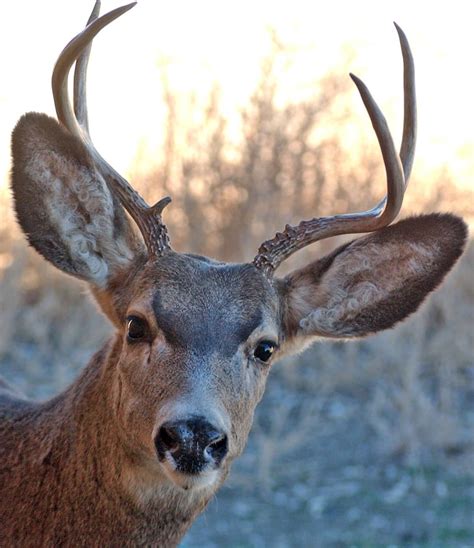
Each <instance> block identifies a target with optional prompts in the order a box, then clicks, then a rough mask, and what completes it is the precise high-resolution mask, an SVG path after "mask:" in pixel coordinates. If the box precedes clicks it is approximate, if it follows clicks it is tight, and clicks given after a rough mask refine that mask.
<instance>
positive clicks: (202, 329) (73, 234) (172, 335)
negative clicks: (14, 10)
mask: <svg viewBox="0 0 474 548" xmlns="http://www.w3.org/2000/svg"><path fill="white" fill-rule="evenodd" d="M134 5H135V4H128V5H125V6H123V7H119V8H117V9H114V10H112V11H110V12H109V13H107V14H105V15H102V16H99V9H100V4H99V2H97V3H96V5H95V6H94V9H93V12H92V14H91V17H90V19H89V21H88V24H87V26H86V27H85V29H84V30H83V31H82V32H80V33H79V34H78V35H77V36H75V38H73V39H72V40H71V42H69V44H68V45H67V46H66V47H65V48H64V50H63V51H62V53H61V54H60V56H59V58H58V60H57V62H56V65H55V67H54V70H53V75H52V90H53V96H54V102H55V108H56V113H57V120H56V119H53V118H51V117H49V116H48V115H46V114H41V113H35V112H30V113H27V114H25V115H23V116H22V117H21V119H20V120H19V122H18V124H17V125H16V127H15V129H14V131H13V135H12V159H13V160H12V174H11V188H12V193H13V198H14V206H15V210H16V214H17V218H18V222H19V225H20V227H21V229H22V230H23V232H24V234H25V236H26V238H27V240H28V242H29V244H30V245H31V246H32V247H33V248H34V249H35V250H36V251H37V252H38V253H39V254H40V255H42V256H43V257H44V258H45V259H46V260H47V261H49V262H50V263H52V264H53V265H54V266H55V267H56V268H58V269H59V270H61V271H63V272H64V273H66V274H68V275H71V276H73V277H75V278H77V279H79V280H82V281H83V282H86V283H87V284H88V286H89V288H90V292H91V294H92V296H93V297H94V298H95V300H96V301H97V303H98V306H99V308H100V309H101V310H102V312H103V313H104V315H105V316H106V317H107V318H108V319H109V320H110V322H111V324H112V325H113V327H114V334H113V336H111V338H110V340H108V341H107V342H106V343H105V344H104V346H103V347H102V348H101V349H100V350H99V351H98V352H97V353H96V354H95V355H94V356H93V357H92V359H91V360H90V362H89V364H88V365H87V366H86V367H85V368H84V369H83V371H82V372H81V373H80V374H79V376H78V378H77V379H76V380H75V381H74V382H73V383H72V384H71V385H70V386H69V387H68V388H67V389H65V390H64V391H63V392H62V393H60V394H59V395H57V396H55V397H53V398H52V399H50V400H48V401H44V402H34V401H30V400H28V399H26V398H24V397H22V396H21V395H19V394H17V393H16V392H15V390H14V388H12V387H10V386H9V385H7V383H6V382H4V381H2V384H1V386H0V491H1V496H0V516H1V517H0V538H1V539H2V541H1V544H2V545H5V546H119V545H120V546H174V545H176V544H177V543H178V542H179V541H180V539H181V538H182V537H183V535H184V534H185V532H186V531H187V530H188V528H189V527H190V526H191V524H192V523H193V521H194V519H195V518H196V517H197V516H198V515H199V513H200V512H202V511H203V509H204V508H205V507H206V505H207V504H208V502H209V500H210V499H211V498H212V497H213V496H214V494H215V493H216V491H217V490H218V488H219V487H220V486H221V485H222V483H223V482H224V480H225V478H226V476H227V475H228V473H229V470H230V467H231V463H232V462H233V461H234V459H235V458H236V457H238V456H239V455H240V454H241V452H242V451H243V449H244V446H245V444H246V440H247V437H248V434H249V431H250V428H251V425H252V418H253V414H254V411H255V408H256V405H257V404H258V402H259V401H260V399H261V398H262V395H263V393H264V389H265V383H266V379H267V377H268V374H269V372H270V370H271V366H272V364H273V363H274V362H275V361H277V360H279V359H281V358H282V357H283V356H288V355H290V354H294V353H297V352H300V351H301V350H302V349H303V348H304V347H306V346H308V345H309V344H311V343H313V342H314V341H317V340H318V339H321V338H330V339H347V340H351V339H356V338H360V337H365V336H368V335H371V334H373V333H376V332H378V331H381V330H384V329H389V328H391V327H392V326H394V325H395V324H397V323H398V322H400V321H402V320H403V319H405V318H406V317H407V316H409V315H411V314H412V313H414V312H415V311H416V310H417V309H418V308H419V306H420V305H421V303H422V302H423V301H424V300H425V297H426V296H427V295H428V294H430V293H431V292H432V291H433V290H434V289H436V288H437V287H438V286H439V284H440V283H441V282H442V280H443V279H444V277H445V275H446V274H447V273H448V272H449V271H450V269H451V268H452V267H453V265H454V264H455V263H456V261H457V260H458V259H459V257H460V256H461V254H462V251H463V248H464V245H465V241H466V237H467V229H466V225H465V224H464V222H463V220H462V219H460V218H459V217H456V216H454V215H452V214H450V213H430V214H423V215H419V216H413V217H408V218H405V219H404V220H401V221H398V222H397V223H395V224H392V223H393V221H394V220H395V219H396V217H397V216H398V214H399V212H400V210H401V207H402V202H403V197H404V193H405V190H406V186H407V182H408V178H409V176H410V172H411V169H412V165H413V160H414V151H415V142H416V94H415V73H414V61H413V56H412V53H411V50H410V46H409V43H408V41H407V38H406V36H405V34H404V32H403V31H402V30H401V28H400V27H398V26H397V25H396V30H397V33H398V37H399V41H400V45H401V51H402V56H403V63H404V69H403V73H404V76H403V81H404V84H403V95H404V123H403V132H402V142H401V148H400V151H399V152H398V151H397V150H396V148H395V145H394V142H393V139H392V136H391V133H390V130H389V128H388V126H387V123H386V121H385V118H384V116H383V114H382V112H381V111H380V109H379V107H378V106H377V104H376V102H375V101H374V99H373V98H372V96H371V94H370V92H369V90H368V88H367V87H366V86H365V84H364V83H363V82H362V81H361V80H360V79H359V78H357V77H356V76H354V75H351V77H352V79H353V81H354V82H355V85H356V87H357V88H358V91H359V93H360V95H361V98H362V100H363V103H364V105H365V108H366V110H367V112H368V115H369V117H370V120H371V122H372V125H373V128H374V131H375V134H376V137H377V140H378V143H379V146H380V150H381V154H382V158H383V163H384V169H385V175H386V187H387V192H386V196H385V197H384V198H383V200H382V201H380V203H378V204H377V205H376V206H375V207H373V208H371V209H369V210H367V211H363V212H358V213H345V214H339V215H332V216H328V217H319V218H313V219H311V220H306V221H301V222H300V223H299V224H298V225H297V226H290V225H286V227H285V228H284V230H283V231H282V232H279V233H277V234H276V236H275V237H274V238H272V239H270V240H267V241H265V242H264V243H262V244H261V246H260V248H259V249H258V252H257V254H256V256H255V258H254V259H253V261H252V262H247V263H241V264H235V263H223V262H220V261H219V260H216V259H213V258H208V257H203V256H199V255H196V254H193V253H180V252H177V251H175V250H173V249H172V247H171V241H170V237H169V234H168V230H167V227H166V225H165V224H164V221H163V211H164V208H165V207H166V206H167V205H168V204H169V202H170V201H171V200H170V198H169V197H165V198H162V199H161V200H159V201H158V202H157V203H156V204H154V205H152V206H149V205H148V204H147V203H146V202H145V200H144V199H143V198H142V197H141V196H140V195H139V194H138V192H137V191H136V190H134V188H133V187H132V186H131V185H130V183H129V182H128V181H127V180H126V179H125V178H124V177H122V176H121V175H120V174H119V173H118V172H117V171H116V170H115V169H114V168H113V167H112V166H111V165H110V164H109V163H108V162H107V161H106V160H105V159H104V158H103V157H102V156H101V154H100V153H99V152H98V150H97V149H96V148H95V146H94V144H93V142H92V139H91V136H90V132H89V124H88V111H87V99H86V77H87V64H88V60H89V55H90V49H91V43H92V40H93V39H94V37H95V36H96V35H97V34H98V33H99V32H100V31H101V30H102V29H103V28H104V27H106V26H107V25H109V24H110V23H111V22H113V21H114V20H115V19H117V18H118V17H119V16H121V15H122V14H124V13H125V12H127V11H128V10H129V9H130V8H132V7H133V6H134ZM73 65H75V72H74V84H73V86H72V88H73V100H72V101H71V100H70V97H69V91H68V80H69V74H70V71H71V68H72V66H73ZM343 234H358V235H359V236H358V237H356V239H353V240H351V241H349V242H347V243H344V244H342V245H339V247H337V248H336V249H335V250H334V251H332V252H330V253H329V254H328V255H326V256H324V257H323V258H319V259H316V260H314V261H313V262H310V263H309V264H306V265H305V266H303V267H301V268H297V269H296V270H293V271H290V272H289V274H286V275H285V276H283V277H278V276H277V275H276V270H277V269H278V267H279V266H280V265H281V264H282V263H283V262H284V261H285V260H286V259H288V258H289V257H290V256H291V255H293V254H294V253H295V252H297V251H298V250H301V249H303V248H304V247H306V246H308V245H310V244H313V243H315V242H317V241H320V240H323V239H326V238H330V237H333V236H336V235H343Z"/></svg>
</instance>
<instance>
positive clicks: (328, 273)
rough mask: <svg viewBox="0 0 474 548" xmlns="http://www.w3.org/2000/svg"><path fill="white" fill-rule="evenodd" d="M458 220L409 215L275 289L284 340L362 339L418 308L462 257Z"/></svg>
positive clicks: (446, 216) (461, 229) (463, 238)
mask: <svg viewBox="0 0 474 548" xmlns="http://www.w3.org/2000/svg"><path fill="white" fill-rule="evenodd" d="M466 236H467V229H466V225H465V224H464V222H463V221H462V220H461V219H460V218H458V217H455V216H453V215H449V214H432V215H426V216H420V217H412V218H408V219H406V220H403V221H401V222H399V223H397V224H395V225H393V226H390V227H387V228H384V229H382V230H380V231H378V232H375V233H372V234H369V235H368V236H364V237H362V238H359V239H357V240H354V241H353V242H351V243H349V244H346V245H343V246H342V247H340V248H338V249H336V250H335V251H334V252H333V253H331V254H330V255H328V256H327V257H325V258H323V259H320V260H318V261H316V262H314V263H311V264H309V265H308V266H306V267H304V268H302V269H300V270H296V271H295V272H292V273H291V274H289V275H288V276H287V277H286V278H285V280H284V283H283V284H282V287H283V297H282V298H283V301H284V307H283V308H284V324H285V330H286V333H287V338H288V339H291V338H293V337H301V336H302V337H311V336H323V337H337V338H353V337H362V336H364V335H368V334H370V333H375V332H377V331H380V330H383V329H388V328H390V327H392V326H393V325H394V324H396V323H397V322H399V321H401V320H403V319H404V318H406V317H407V316H408V315H410V314H412V313H413V312H415V310H417V308H418V307H419V306H420V304H421V303H422V302H423V300H424V299H425V297H426V296H427V295H428V294H429V293H430V292H431V291H433V290H434V289H435V288H436V287H437V286H438V285H439V284H440V283H441V281H442V280H443V278H444V276H445V275H446V274H447V272H449V270H450V269H451V268H452V266H453V265H454V264H455V262H456V260H457V259H458V258H459V256H460V255H461V253H462V251H463V248H464V245H465V241H466Z"/></svg>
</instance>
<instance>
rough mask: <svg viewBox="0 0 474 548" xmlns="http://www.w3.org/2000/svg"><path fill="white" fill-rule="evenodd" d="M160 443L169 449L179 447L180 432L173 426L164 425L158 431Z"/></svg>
mask: <svg viewBox="0 0 474 548" xmlns="http://www.w3.org/2000/svg"><path fill="white" fill-rule="evenodd" d="M158 439H159V441H160V443H161V444H162V445H163V446H164V447H165V448H166V449H168V450H169V451H172V450H173V449H177V448H178V446H179V433H178V432H176V430H175V429H173V428H166V427H165V426H162V427H161V428H160V431H159V433H158Z"/></svg>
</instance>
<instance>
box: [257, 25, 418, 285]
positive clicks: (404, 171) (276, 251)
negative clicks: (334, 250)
mask: <svg viewBox="0 0 474 548" xmlns="http://www.w3.org/2000/svg"><path fill="white" fill-rule="evenodd" d="M395 27H396V29H397V32H398V35H399V39H400V45H401V49H402V55H403V64H404V120H403V137H402V144H401V148H400V157H399V156H398V154H397V152H396V150H395V146H394V143H393V139H392V136H391V134H390V130H389V128H388V125H387V122H386V120H385V117H384V116H383V114H382V112H381V110H380V109H379V107H378V106H377V104H376V103H375V101H374V99H373V98H372V96H371V94H370V92H369V90H368V89H367V87H366V85H365V84H364V83H363V82H362V80H360V79H359V78H357V77H356V76H354V75H353V74H351V75H350V76H351V78H352V80H353V81H354V83H355V85H356V86H357V89H358V90H359V93H360V95H361V98H362V101H363V103H364V105H365V108H366V109H367V112H368V114H369V117H370V120H371V122H372V126H373V128H374V131H375V134H376V136H377V140H378V142H379V146H380V150H381V152H382V157H383V161H384V165H385V172H386V177H387V195H386V196H385V198H384V199H383V200H382V201H381V202H380V203H378V204H377V205H376V206H375V207H374V208H372V209H370V210H368V211H364V212H360V213H347V214H343V215H334V216H331V217H320V218H315V219H312V220H310V221H301V222H300V224H299V225H298V226H290V225H286V227H285V230H284V231H283V232H279V233H277V234H276V236H275V237H274V238H273V239H272V240H267V241H266V242H264V243H263V244H262V245H261V246H260V248H259V250H258V254H257V256H256V257H255V259H254V261H253V264H254V265H255V266H256V267H257V268H259V269H261V270H263V272H264V273H265V274H266V275H267V276H269V277H272V276H273V273H274V271H275V269H276V268H278V266H279V265H280V264H281V263H282V262H283V261H284V260H285V259H287V258H288V257H289V256H290V255H292V254H293V253H295V252H296V251H298V250H299V249H302V248H303V247H306V246H307V245H309V244H311V243H314V242H316V241H319V240H323V239H325V238H329V237H331V236H337V235H340V234H356V233H361V232H373V231H375V230H379V229H380V228H383V227H384V226H387V225H389V224H390V223H391V222H392V221H393V220H394V219H395V218H396V216H397V215H398V213H399V212H400V209H401V206H402V202H403V196H404V193H405V190H406V185H407V182H408V178H409V176H410V172H411V168H412V165H413V158H414V154H415V142H416V95H415V68H414V62H413V56H412V54H411V50H410V46H409V44H408V40H407V38H406V36H405V34H404V33H403V31H402V30H401V29H400V27H399V26H398V25H397V24H395Z"/></svg>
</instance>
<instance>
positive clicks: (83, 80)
mask: <svg viewBox="0 0 474 548" xmlns="http://www.w3.org/2000/svg"><path fill="white" fill-rule="evenodd" d="M99 14H100V0H96V3H95V4H94V7H93V9H92V12H91V14H90V16H89V19H88V20H87V25H86V27H87V26H89V25H90V24H91V23H93V22H94V21H95V20H96V19H97V18H98V17H99ZM91 49H92V42H90V43H89V45H88V46H87V47H86V48H84V50H83V52H82V53H81V55H79V57H78V59H77V61H76V66H75V68H74V92H73V101H74V113H75V115H76V119H77V121H78V122H79V125H80V126H81V127H82V129H83V130H84V131H85V132H86V133H87V135H88V136H89V138H90V134H89V119H88V114H87V67H88V65H89V57H90V54H91Z"/></svg>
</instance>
